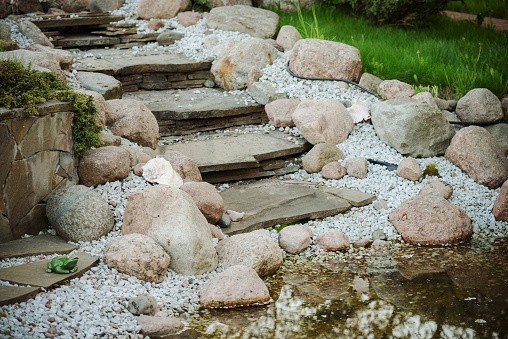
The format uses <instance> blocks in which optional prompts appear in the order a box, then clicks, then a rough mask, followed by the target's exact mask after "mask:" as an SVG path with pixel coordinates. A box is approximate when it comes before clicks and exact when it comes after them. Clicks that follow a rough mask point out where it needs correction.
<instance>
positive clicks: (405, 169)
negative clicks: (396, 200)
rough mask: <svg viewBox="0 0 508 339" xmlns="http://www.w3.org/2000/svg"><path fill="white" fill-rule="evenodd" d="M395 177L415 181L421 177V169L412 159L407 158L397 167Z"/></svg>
mask: <svg viewBox="0 0 508 339" xmlns="http://www.w3.org/2000/svg"><path fill="white" fill-rule="evenodd" d="M397 175H398V176H400V177H402V178H404V179H408V180H411V181H417V180H420V178H421V177H422V169H421V168H420V165H418V163H417V162H416V160H415V159H414V158H413V157H407V158H405V159H403V160H402V161H401V162H400V164H399V166H398V167H397Z"/></svg>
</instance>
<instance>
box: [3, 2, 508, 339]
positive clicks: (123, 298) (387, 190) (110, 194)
mask: <svg viewBox="0 0 508 339" xmlns="http://www.w3.org/2000/svg"><path fill="white" fill-rule="evenodd" d="M137 4H138V0H127V1H126V2H125V4H124V5H123V7H122V8H121V9H120V10H117V11H114V12H113V13H112V14H123V15H126V16H127V18H126V19H125V20H124V21H123V22H136V23H137V24H138V32H150V31H151V30H149V29H148V27H147V23H146V22H145V21H140V20H135V19H133V15H132V14H133V13H135V11H136V9H137ZM7 22H8V23H9V20H7ZM163 22H164V25H165V26H164V28H162V29H161V30H163V29H165V28H172V29H174V30H176V31H178V32H182V33H185V37H184V38H183V39H182V40H180V41H178V42H177V43H176V44H175V45H172V46H168V47H162V46H158V45H157V44H156V43H151V44H147V45H146V46H143V47H139V48H138V47H136V48H133V49H131V50H128V51H126V52H125V53H127V54H129V53H131V54H132V55H139V54H143V53H152V52H180V53H183V54H185V55H186V56H188V57H190V58H192V59H194V60H197V61H205V60H207V61H209V60H213V58H214V48H212V49H205V48H204V46H203V43H204V41H205V39H206V38H207V37H210V36H212V35H213V36H216V37H217V38H218V40H219V43H220V42H223V41H227V40H243V39H247V38H250V36H248V35H246V34H241V33H236V32H224V31H219V30H212V31H211V34H210V35H205V34H204V32H205V31H206V30H207V28H206V26H205V22H204V20H200V21H199V23H198V24H197V25H195V26H191V27H189V28H185V27H182V26H181V25H179V24H178V22H177V20H176V19H170V20H163ZM11 23H13V22H11ZM12 27H14V25H13V26H12ZM151 32H153V31H151ZM11 33H12V37H13V39H14V40H15V41H16V42H17V43H18V44H19V45H20V46H22V47H24V46H26V45H28V44H29V43H30V41H27V40H26V38H24V37H23V36H22V35H21V34H20V33H19V31H17V29H15V28H12V31H11ZM75 56H76V62H79V60H80V59H82V58H83V57H86V56H90V55H89V54H87V52H77V51H76V52H75ZM99 57H100V56H99ZM287 60H288V55H287V54H284V53H279V58H278V59H277V60H275V62H274V64H273V65H271V66H269V67H266V68H265V69H263V72H264V75H263V77H262V78H261V79H260V81H262V82H267V83H271V84H273V85H274V86H275V87H276V88H277V89H278V90H279V91H282V92H285V93H287V94H288V96H289V97H290V98H299V99H302V100H305V99H311V98H334V99H339V100H341V101H343V102H345V103H347V102H350V101H352V100H353V99H355V98H361V99H363V100H367V101H368V102H370V103H374V102H377V101H378V99H377V98H375V97H373V96H370V95H368V94H366V93H364V92H362V91H359V90H357V89H353V88H351V87H350V88H348V89H344V88H341V87H340V85H339V84H338V83H336V82H329V81H310V80H300V79H296V78H293V77H291V76H290V75H289V74H288V73H287V72H286V70H285V67H286V64H287ZM74 74H75V72H73V73H69V74H68V76H69V77H70V78H72V82H71V83H72V84H73V87H76V81H75V76H74ZM230 94H232V95H239V96H241V97H245V98H250V96H248V94H247V92H246V91H234V92H231V93H230ZM226 95H227V94H226ZM275 129H276V128H275V127H274V126H272V125H270V124H268V125H257V126H245V127H243V128H235V129H228V130H225V131H221V132H220V133H236V134H240V133H262V132H264V131H268V130H275ZM280 130H281V131H284V130H285V131H286V132H287V133H288V134H290V135H295V136H298V135H299V134H300V133H299V131H298V130H297V129H296V128H285V129H280ZM198 135H199V134H198ZM290 137H291V136H288V138H290ZM182 139H184V138H178V139H175V140H168V139H164V142H166V143H171V142H182ZM185 139H192V136H186V137H185ZM123 143H124V144H131V145H132V143H130V142H128V141H125V140H124V141H123ZM134 146H135V145H134ZM338 148H340V149H341V150H342V151H343V152H344V154H345V155H346V158H350V157H356V156H363V157H369V158H373V159H376V160H383V161H386V162H391V163H394V164H398V163H399V162H400V161H401V160H402V159H403V158H404V157H403V156H402V155H401V154H399V153H398V152H397V151H395V150H394V149H393V148H391V147H389V146H387V145H386V144H384V143H383V142H381V141H380V139H379V138H378V137H377V135H376V134H375V132H374V129H373V127H372V125H370V124H368V123H360V124H357V125H356V126H355V128H354V130H353V132H352V133H351V135H350V136H349V138H348V139H347V140H346V141H345V142H343V143H342V144H339V145H338ZM417 161H418V163H419V164H420V166H421V167H422V169H424V168H425V166H426V165H428V164H431V163H435V164H436V167H437V169H438V170H439V173H440V174H441V176H442V178H441V179H442V180H444V181H446V182H448V183H449V184H451V185H452V186H453V189H454V192H453V195H452V197H451V199H450V201H451V202H452V203H453V204H456V205H458V206H460V207H461V208H463V209H464V210H465V211H466V212H467V214H468V215H469V217H470V218H471V219H472V221H473V229H474V238H482V239H487V241H493V240H494V239H495V238H498V237H506V236H507V235H508V223H505V222H499V221H495V220H494V217H493V216H492V213H491V210H492V207H493V204H494V202H495V199H496V197H497V195H498V192H499V189H496V190H491V189H488V188H487V187H484V186H482V185H479V184H477V183H475V182H474V181H473V180H472V179H471V178H469V177H468V176H466V175H465V174H463V173H462V171H461V170H460V169H459V168H457V167H456V166H454V165H453V164H451V163H450V162H448V161H447V160H446V159H444V158H443V157H433V158H424V159H417ZM341 164H342V165H344V164H345V161H341ZM368 170H369V172H368V176H367V178H365V179H357V178H354V177H351V176H348V175H346V176H345V177H344V178H342V179H340V180H327V179H324V178H323V177H322V176H321V174H320V173H315V174H309V173H307V172H305V171H304V170H300V171H299V172H297V173H294V174H290V175H289V176H285V177H281V179H291V180H300V181H305V182H308V183H315V184H316V185H327V186H332V187H349V188H355V189H359V190H362V191H365V192H369V193H373V194H376V195H377V197H378V199H383V200H385V201H387V203H388V209H385V210H377V209H376V208H374V206H373V205H372V204H371V205H368V206H365V207H361V208H353V209H352V210H351V211H350V212H348V213H346V214H339V215H336V216H331V217H327V218H324V219H322V220H313V221H309V222H307V223H305V225H307V226H309V227H310V228H311V230H312V231H313V232H314V235H315V236H318V235H319V234H321V233H323V232H325V231H328V230H331V229H337V230H340V231H342V232H344V233H345V234H347V235H348V236H349V239H350V241H351V242H353V241H356V240H359V239H362V238H366V237H367V238H368V237H370V236H371V234H372V233H373V232H374V231H375V230H378V229H381V230H383V232H384V233H385V234H386V235H387V237H388V238H389V239H398V238H399V236H398V235H397V232H396V230H395V229H394V227H393V225H392V224H391V223H390V222H389V221H388V215H389V213H390V212H391V211H392V210H393V209H394V208H396V207H397V206H399V205H400V203H401V202H402V201H403V200H405V199H407V198H410V197H413V196H415V195H416V194H418V192H419V190H420V189H421V187H422V186H423V185H424V184H425V182H427V181H428V180H431V179H436V178H426V179H423V180H422V181H421V182H415V183H414V182H411V181H409V180H406V179H403V178H401V177H399V176H397V175H396V173H395V172H393V171H388V170H387V169H386V168H385V167H384V166H381V165H373V164H369V167H368ZM151 185H152V184H151V183H149V182H147V181H145V180H144V179H143V178H140V177H137V176H135V175H133V174H132V173H131V174H130V175H129V176H128V177H127V178H126V179H124V180H122V181H117V182H112V183H107V184H105V185H100V186H98V187H97V188H95V190H96V191H97V192H98V193H99V194H101V196H102V197H103V198H104V199H105V200H106V201H107V202H108V203H111V204H110V207H111V209H112V211H113V214H114V217H115V228H114V230H113V231H112V232H111V233H110V234H108V235H107V236H104V237H102V238H101V239H99V240H97V241H93V242H89V243H78V245H79V246H80V248H79V250H78V251H85V252H88V253H90V254H92V255H96V256H99V257H101V259H102V253H103V249H104V247H105V246H106V244H107V243H108V241H109V240H111V239H112V238H114V237H118V236H120V235H121V225H122V221H123V212H124V210H125V205H126V203H127V198H128V196H129V194H131V193H134V192H137V191H140V190H143V189H145V188H147V187H150V186H151ZM228 187H229V185H228V184H223V185H220V186H218V189H219V190H224V189H227V188H228ZM113 205H114V206H115V207H113ZM240 212H241V211H240ZM50 231H51V230H50ZM269 232H270V235H271V236H272V238H273V239H274V240H277V237H278V234H277V232H276V231H275V230H271V231H269ZM350 251H352V250H350ZM333 255H336V254H330V253H325V252H323V251H321V250H320V249H319V248H318V247H317V246H314V245H311V246H310V247H309V248H308V249H307V250H306V251H304V252H303V253H301V254H300V255H298V256H295V257H296V258H297V259H298V258H309V257H310V258H313V259H314V260H322V259H324V258H329V257H330V256H333ZM337 255H338V256H340V257H343V256H344V254H337ZM54 256H57V255H56V254H54V255H46V256H33V257H27V258H11V259H5V260H2V261H0V268H5V267H11V266H15V265H20V264H23V263H27V262H33V261H38V260H42V259H48V258H52V257H54ZM220 271H221V268H220V267H219V268H218V269H217V270H216V271H215V272H211V273H208V274H204V275H202V276H198V277H191V276H184V275H180V274H176V273H175V272H173V271H171V270H169V271H168V272H167V274H166V277H165V279H164V281H163V282H162V283H160V284H154V283H147V282H144V281H141V280H139V279H137V278H135V277H131V276H127V275H124V274H120V273H118V272H117V271H116V270H114V269H110V268H108V267H107V266H106V265H105V264H104V262H103V261H102V260H101V261H100V263H99V265H98V266H96V267H94V268H92V269H91V270H90V271H88V272H86V273H85V274H84V275H83V276H82V277H81V278H77V279H73V280H71V281H70V282H69V283H68V285H62V286H60V287H58V288H55V289H53V290H50V291H44V292H43V293H40V294H39V295H37V297H36V298H34V299H31V300H29V301H27V302H23V303H18V304H15V305H9V306H3V307H2V310H1V313H5V315H6V316H3V317H2V316H0V337H2V336H7V337H14V338H27V337H32V338H45V337H47V335H48V334H54V335H55V337H61V338H71V337H76V338H96V337H117V338H135V337H136V338H137V337H142V335H139V334H136V333H138V332H139V329H140V328H139V327H138V326H137V322H136V317H135V316H133V315H132V314H130V313H129V312H128V311H127V310H126V306H127V303H128V300H129V298H132V297H135V296H137V295H140V294H150V295H153V296H155V297H156V299H157V302H158V304H159V305H161V306H162V307H163V311H164V312H166V313H167V314H168V315H169V316H178V315H179V314H182V313H193V312H194V311H195V310H196V309H197V308H198V305H199V290H200V287H201V286H202V285H203V284H204V283H205V282H206V280H207V279H209V278H211V277H213V276H214V275H215V274H217V273H218V272H220ZM187 282H188V283H189V284H188V287H183V286H185V285H187ZM0 285H5V286H9V285H11V284H9V283H7V282H2V281H0ZM1 313H0V314H1Z"/></svg>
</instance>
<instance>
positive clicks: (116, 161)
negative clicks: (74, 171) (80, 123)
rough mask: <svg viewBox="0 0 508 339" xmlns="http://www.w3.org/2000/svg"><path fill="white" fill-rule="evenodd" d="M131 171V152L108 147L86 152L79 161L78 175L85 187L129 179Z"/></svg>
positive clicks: (116, 147) (120, 148)
mask: <svg viewBox="0 0 508 339" xmlns="http://www.w3.org/2000/svg"><path fill="white" fill-rule="evenodd" d="M130 170H131V158H130V155H129V152H127V151H126V150H125V149H123V148H122V147H118V146H106V147H101V148H97V149H89V150H86V151H85V152H84V153H83V155H82V156H81V158H80V160H79V166H78V175H79V180H80V182H81V183H82V184H83V185H85V186H97V185H102V184H105V183H106V182H109V181H117V180H122V179H125V178H127V176H128V175H129V172H130Z"/></svg>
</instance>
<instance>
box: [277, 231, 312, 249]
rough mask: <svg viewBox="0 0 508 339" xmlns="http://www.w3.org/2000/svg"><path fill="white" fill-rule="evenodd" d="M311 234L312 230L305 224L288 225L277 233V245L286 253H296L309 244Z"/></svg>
mask: <svg viewBox="0 0 508 339" xmlns="http://www.w3.org/2000/svg"><path fill="white" fill-rule="evenodd" d="M312 236H313V234H312V231H311V230H310V229H309V228H308V227H307V226H302V225H293V226H288V227H285V228H284V229H283V230H282V231H280V233H279V246H280V247H281V248H282V249H283V250H284V251H286V252H288V253H291V254H298V253H300V252H302V251H303V250H305V249H306V248H307V247H308V246H309V245H310V238H311V237H312Z"/></svg>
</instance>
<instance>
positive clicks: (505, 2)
mask: <svg viewBox="0 0 508 339" xmlns="http://www.w3.org/2000/svg"><path fill="white" fill-rule="evenodd" d="M446 9H447V10H450V11H457V12H463V13H471V14H478V13H483V14H486V15H487V16H490V17H493V18H499V19H508V0H464V4H462V3H461V2H458V1H457V2H451V3H449V4H448V6H446ZM489 10H491V12H488V11H489ZM487 12H488V13H487Z"/></svg>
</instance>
